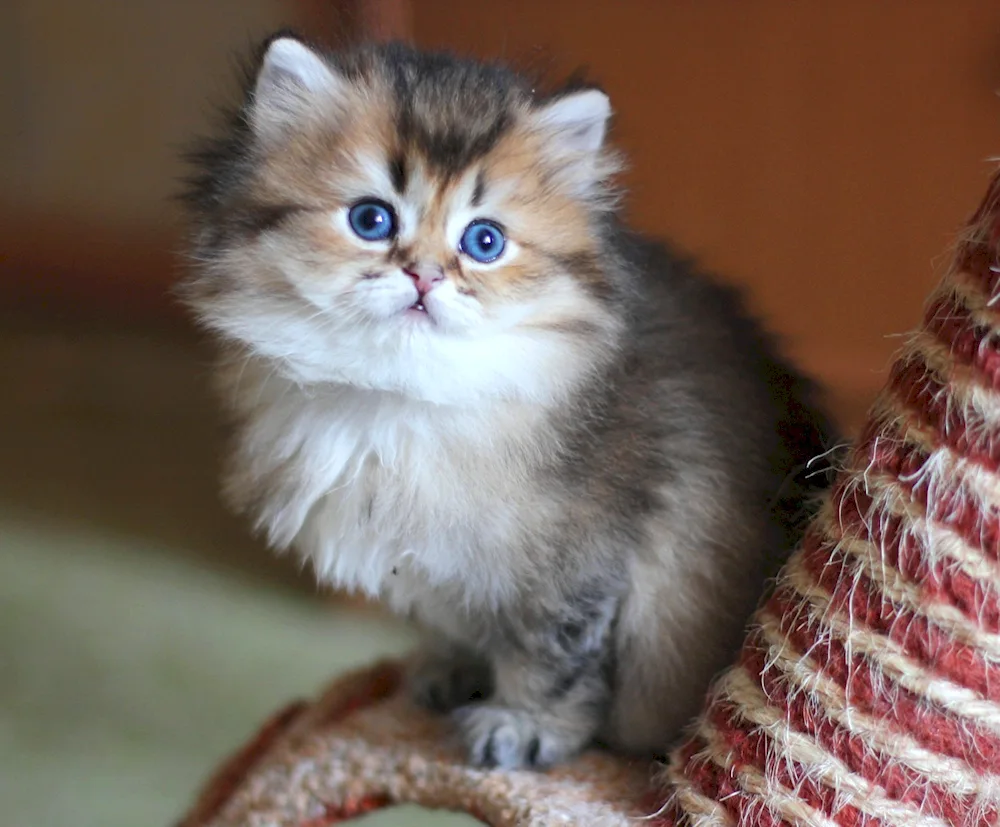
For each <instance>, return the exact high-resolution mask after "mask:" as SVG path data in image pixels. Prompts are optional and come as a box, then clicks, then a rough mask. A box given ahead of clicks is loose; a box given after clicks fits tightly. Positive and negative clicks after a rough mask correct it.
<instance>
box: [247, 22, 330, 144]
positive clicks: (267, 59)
mask: <svg viewBox="0 0 1000 827" xmlns="http://www.w3.org/2000/svg"><path fill="white" fill-rule="evenodd" d="M344 89H345V80H344V78H343V77H341V76H340V74H338V73H337V71H336V70H335V69H334V68H333V67H331V66H330V65H329V64H328V63H327V62H326V61H325V60H324V59H323V58H322V57H321V56H320V55H318V54H316V52H314V51H313V50H312V49H310V48H309V47H308V46H306V45H305V44H304V43H302V42H300V41H298V40H296V39H295V38H292V37H279V38H277V39H275V40H274V41H272V42H271V44H270V45H269V46H268V47H267V51H266V52H265V53H264V58H263V60H262V61H261V65H260V69H259V70H258V72H257V80H256V82H255V85H254V91H253V102H252V108H251V112H250V123H251V126H252V127H253V130H254V132H255V133H256V134H257V135H259V136H261V137H263V138H265V139H266V138H269V137H277V136H278V135H280V134H281V133H282V132H284V131H285V130H286V129H288V128H289V127H291V126H294V125H295V124H297V123H299V122H301V121H302V120H303V119H304V118H306V117H308V115H309V112H310V110H311V109H313V108H315V107H316V106H317V104H325V105H326V106H327V107H329V104H330V103H331V102H335V101H336V99H337V98H339V97H341V96H342V95H343V93H344Z"/></svg>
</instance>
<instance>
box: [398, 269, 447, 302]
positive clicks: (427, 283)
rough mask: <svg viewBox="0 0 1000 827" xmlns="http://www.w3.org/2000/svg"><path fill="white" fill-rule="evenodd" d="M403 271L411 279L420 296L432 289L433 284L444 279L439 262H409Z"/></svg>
mask: <svg viewBox="0 0 1000 827" xmlns="http://www.w3.org/2000/svg"><path fill="white" fill-rule="evenodd" d="M403 272H404V273H406V275H408V276H409V277H410V278H411V279H413V283H414V284H415V285H416V288H417V292H418V293H419V294H420V295H421V296H425V295H427V294H428V293H430V292H431V290H433V289H434V285H436V284H438V283H439V282H442V281H444V270H443V269H441V265H439V264H411V265H410V266H409V267H404V268H403Z"/></svg>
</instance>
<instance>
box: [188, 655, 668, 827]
mask: <svg viewBox="0 0 1000 827" xmlns="http://www.w3.org/2000/svg"><path fill="white" fill-rule="evenodd" d="M400 677H401V669H400V666H399V664H397V663H391V662H390V663H383V664H380V665H378V666H375V667H372V668H371V669H368V670H365V671H361V672H356V673H354V674H351V675H348V676H346V677H344V678H341V679H340V680H337V681H336V682H335V683H333V684H332V685H331V686H330V687H329V688H328V689H327V690H326V691H325V692H324V693H323V695H322V696H321V697H320V698H319V699H318V700H316V701H315V702H313V703H297V704H293V705H291V706H289V707H288V708H286V709H285V710H283V711H282V712H280V713H279V714H278V715H276V716H275V717H274V718H273V719H272V720H271V721H270V722H269V723H267V724H266V725H265V726H264V727H263V728H262V729H261V731H260V732H259V733H258V734H257V735H256V736H255V737H254V738H253V740H251V741H250V742H249V743H248V744H247V745H246V746H245V747H244V748H243V749H242V750H240V751H239V752H238V753H237V754H236V755H234V756H233V757H232V758H231V759H230V760H229V761H228V762H227V763H226V764H225V765H224V766H223V767H222V768H221V769H220V770H219V771H218V772H217V773H216V775H215V777H214V778H212V779H211V780H210V781H209V782H208V784H207V785H206V787H205V788H204V790H203V791H202V793H201V796H200V797H199V800H198V802H197V803H196V805H195V807H194V808H193V810H192V811H191V812H190V813H189V814H188V815H187V817H186V818H184V820H183V821H181V822H180V825H178V827H236V826H237V825H239V826H240V827H245V826H246V825H251V824H253V825H267V827H328V825H332V824H337V823H338V822H341V821H343V820H345V819H348V818H352V817H354V816H357V815H360V814H362V813H364V812H367V811H369V810H373V809H379V808H381V807H388V806H391V805H393V804H402V803H415V804H419V805H421V806H424V807H429V808H434V809H445V810H458V811H461V812H465V813H470V814H472V815H474V816H475V817H477V818H480V819H482V820H483V821H485V822H486V823H488V824H490V825H492V827H515V825H516V826H517V827H542V825H552V824H573V825H583V824H586V825H601V827H605V826H606V827H617V825H621V827H626V825H628V826H629V827H635V825H636V818H637V817H638V818H642V817H643V816H649V815H650V814H651V813H653V812H654V811H655V809H656V807H655V804H654V803H653V802H652V800H651V799H650V798H649V794H650V790H651V783H650V782H651V779H652V778H653V775H654V773H655V772H656V771H657V768H656V767H655V766H654V765H653V764H652V763H651V762H649V761H648V760H631V761H630V760H627V759H623V758H617V757H615V756H612V755H609V754H606V753H603V752H599V751H593V752H590V753H587V754H586V755H584V756H582V757H581V758H579V759H577V760H576V761H574V762H573V763H572V764H569V765H566V766H563V767H559V768H557V769H554V770H551V771H549V772H547V773H538V772H532V771H523V772H504V771H500V770H476V769H472V768H471V767H469V766H468V765H467V764H465V763H464V760H463V753H462V750H461V748H460V747H459V746H458V745H457V744H456V743H454V741H453V739H452V737H451V731H450V728H449V727H448V725H447V721H446V719H444V718H442V717H440V716H436V715H432V714H430V713H427V712H424V711H422V710H420V709H417V708H416V707H414V706H413V705H412V704H411V703H410V702H409V701H408V700H407V699H406V697H405V695H404V693H403V692H402V690H401V686H400V684H401V680H400ZM641 823H642V824H646V825H650V827H656V825H657V824H658V823H659V822H658V819H657V818H655V817H654V818H648V819H646V820H644V821H642V822H641Z"/></svg>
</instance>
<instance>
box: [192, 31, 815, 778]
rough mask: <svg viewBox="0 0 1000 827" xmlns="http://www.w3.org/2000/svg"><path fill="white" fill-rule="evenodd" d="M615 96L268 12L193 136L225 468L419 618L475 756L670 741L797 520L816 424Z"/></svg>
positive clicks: (336, 566) (801, 385) (417, 673)
mask: <svg viewBox="0 0 1000 827" xmlns="http://www.w3.org/2000/svg"><path fill="white" fill-rule="evenodd" d="M610 115H611V109H610V106H609V101H608V98H607V97H606V96H605V94H604V93H603V92H601V91H600V90H598V89H596V88H588V87H572V88H565V89H562V90H560V91H558V92H557V93H555V94H551V95H546V96H540V95H536V93H535V91H534V90H533V89H532V88H530V84H529V83H528V82H527V81H526V80H524V79H523V78H521V77H519V76H517V75H516V74H513V73H512V72H510V71H508V70H506V69H504V68H501V67H498V66H494V65H488V64H483V63H477V62H472V61H466V60H459V59H456V58H453V57H450V56H445V55H436V54H424V53H421V52H418V51H413V50H410V49H408V48H405V47H401V46H395V45H393V46H371V47H363V48H358V49H356V50H353V51H349V52H346V53H343V54H335V55H321V54H319V53H317V52H316V51H314V50H312V49H311V48H309V47H307V46H306V45H304V44H303V43H302V42H300V41H299V40H297V39H294V38H293V37H290V36H287V35H280V36H276V37H275V38H273V39H271V40H270V41H269V42H268V43H266V44H265V46H264V47H263V48H262V50H261V56H260V58H259V60H258V62H257V65H256V71H255V72H254V74H253V76H252V77H251V78H250V80H249V84H248V88H247V94H246V96H245V101H244V103H243V106H242V109H241V110H240V111H239V112H238V113H237V114H236V116H235V117H234V118H233V119H232V120H231V123H230V124H229V126H228V128H227V130H226V131H225V132H224V134H222V135H221V137H218V138H216V139H215V140H212V141H210V142H208V143H206V144H205V145H204V146H203V147H202V149H201V151H199V152H198V153H196V155H195V160H196V163H197V164H198V170H199V171H198V172H197V173H196V175H195V176H194V177H193V180H192V183H191V188H190V191H189V193H188V199H187V200H188V203H189V205H190V209H191V215H192V218H193V224H194V236H193V253H194V258H195V260H196V261H197V267H196V272H195V273H194V275H193V276H192V277H191V279H190V280H189V282H188V284H187V288H186V297H187V301H188V302H189V303H190V305H191V306H192V307H193V308H194V309H195V311H196V312H197V314H198V316H199V318H200V320H201V322H202V323H203V324H204V325H206V326H207V327H208V328H209V329H210V330H212V331H214V332H215V333H216V334H218V336H219V337H220V338H221V340H222V342H223V343H224V347H223V351H224V357H223V360H222V365H221V369H220V377H221V384H222V388H223V393H224V399H225V400H226V402H227V403H228V404H229V406H230V409H231V412H232V414H233V417H234V420H235V423H236V425H237V429H238V440H237V446H236V449H235V452H234V456H233V458H232V466H231V470H230V472H229V474H228V479H227V482H226V488H227V493H228V496H229V498H230V499H231V501H232V502H233V503H234V504H235V506H236V507H237V508H239V509H241V510H243V511H245V512H248V513H249V514H250V515H252V517H253V519H254V520H255V521H256V524H257V526H258V527H259V528H260V529H262V530H263V531H264V532H266V534H267V536H268V538H269V539H270V542H271V543H272V544H273V545H274V546H275V547H277V548H280V549H284V548H286V547H290V548H294V549H295V550H296V552H297V553H298V554H299V555H301V556H302V557H303V558H304V559H305V560H308V561H309V562H310V563H311V564H312V565H313V567H314V568H315V571H316V573H317V575H318V577H319V579H320V580H321V581H324V582H327V583H331V584H334V585H336V586H339V587H345V588H348V589H354V590H360V591H362V592H364V593H366V594H368V595H371V596H374V597H378V598H380V599H382V600H384V601H385V602H386V603H387V604H388V605H389V606H391V607H392V608H393V609H395V610H396V611H397V612H401V613H403V614H406V615H409V616H412V617H413V618H415V619H416V620H418V621H419V622H420V623H422V624H423V625H424V626H425V627H426V628H427V629H428V630H429V631H430V633H431V638H432V640H433V643H432V645H431V646H430V647H429V648H428V650H427V652H426V653H424V655H423V657H422V658H420V659H419V661H418V664H417V666H416V667H415V669H414V672H413V675H412V677H411V683H412V688H413V691H414V693H415V694H416V697H417V698H418V700H420V701H421V702H423V703H425V704H427V705H430V706H433V707H435V708H437V709H439V710H442V711H449V712H451V713H452V715H453V718H454V721H455V722H456V724H457V726H458V731H459V732H460V733H461V735H462V736H463V738H464V743H465V745H466V746H467V748H468V751H469V754H470V757H471V760H472V761H473V762H475V763H477V764H481V765H499V766H503V767H521V766H546V765H550V764H552V763H554V762H558V761H561V760H564V759H566V758H568V757H570V756H572V755H573V754H575V753H577V752H578V751H579V750H581V749H582V748H584V747H585V746H587V745H588V744H591V743H595V742H599V743H603V744H605V745H608V746H610V747H612V748H615V749H620V750H626V751H629V752H636V753H647V754H653V753H656V754H659V753H662V752H664V751H665V750H666V748H667V747H668V746H669V744H670V742H671V741H672V739H674V738H675V737H676V736H677V734H678V732H679V730H680V728H681V727H682V726H683V724H684V723H685V722H686V721H687V720H688V719H689V718H690V717H691V716H692V715H693V714H694V713H695V712H696V711H697V709H698V706H699V703H700V700H701V698H702V697H703V695H704V692H705V689H706V687H707V684H708V683H709V681H710V679H711V677H712V676H713V674H714V673H715V672H717V671H718V670H719V669H720V668H721V667H723V666H725V665H726V664H727V662H728V661H729V659H730V658H731V657H732V656H733V653H734V652H735V650H736V648H737V647H738V645H739V642H740V640H741V637H742V630H743V626H744V623H745V622H746V619H747V617H748V615H749V614H750V612H751V611H752V609H753V607H754V605H755V602H756V601H757V599H758V597H759V596H760V594H761V590H762V587H763V583H764V580H765V577H766V576H767V575H768V574H769V573H773V571H774V570H775V567H776V565H777V564H778V563H780V560H781V559H782V558H783V556H784V555H785V554H786V553H787V551H788V550H789V548H790V546H791V545H792V544H793V543H794V542H795V540H796V538H797V536H798V531H799V522H800V521H799V520H798V519H796V518H797V517H800V516H801V513H800V512H801V510H802V509H801V506H802V504H803V497H804V496H805V495H806V493H807V489H808V487H809V482H808V481H807V480H805V479H804V476H803V475H801V474H799V473H798V472H799V471H800V469H801V468H802V466H803V465H804V464H805V463H806V461H807V460H809V459H810V458H811V457H813V456H815V455H817V454H820V453H821V452H822V451H823V450H824V447H825V446H826V443H827V440H828V427H827V424H826V421H825V419H824V418H823V416H822V415H821V414H820V413H818V412H817V410H816V409H815V407H814V405H813V402H812V399H811V397H812V389H811V386H810V385H809V384H808V383H807V382H806V381H805V380H803V379H801V378H800V377H799V376H797V375H796V374H795V373H794V372H793V371H792V370H791V369H789V368H788V367H787V366H786V365H785V364H784V363H783V362H781V361H780V360H779V358H778V357H777V355H776V354H775V352H774V350H773V348H772V346H771V344H770V341H769V339H768V338H767V337H766V336H765V335H764V334H763V333H762V332H761V331H760V330H759V329H758V327H757V326H756V324H755V323H754V322H753V321H752V320H750V319H749V318H748V316H747V315H745V312H744V310H743V308H742V307H741V305H740V302H739V300H738V298H737V297H736V296H735V295H734V293H733V292H731V291H730V290H729V289H727V288H724V287H721V286H719V285H717V284H715V283H713V282H712V281H710V280H709V279H707V278H706V277H704V276H702V275H701V274H699V273H698V272H696V271H695V270H693V269H692V268H691V267H690V266H689V265H688V264H686V263H684V262H682V261H679V260H677V259H676V258H674V257H673V256H672V255H671V253H669V252H668V251H667V250H666V249H664V248H663V247H661V246H660V245H658V244H656V243H653V242H651V241H648V240H646V239H644V238H641V237H640V236H638V235H636V234H634V233H632V232H630V231H629V230H628V229H626V228H625V227H624V226H623V225H622V224H621V223H620V221H619V218H618V216H617V208H618V198H617V192H616V189H615V186H614V182H613V179H614V176H615V173H616V172H617V171H618V169H619V159H618V156H617V155H616V154H615V153H614V152H613V151H612V150H611V149H610V148H609V147H608V146H607V144H606V141H605V137H606V134H605V133H606V131H607V127H608V121H609V118H610Z"/></svg>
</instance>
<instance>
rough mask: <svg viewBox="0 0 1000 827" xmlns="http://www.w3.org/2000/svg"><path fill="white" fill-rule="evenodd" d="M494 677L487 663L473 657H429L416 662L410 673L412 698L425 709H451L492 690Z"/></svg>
mask: <svg viewBox="0 0 1000 827" xmlns="http://www.w3.org/2000/svg"><path fill="white" fill-rule="evenodd" d="M492 684H493V677H492V674H491V673H490V668H489V666H488V665H487V664H486V663H483V662H481V661H478V660H475V659H473V658H471V657H461V656H458V657H454V658H430V659H426V660H422V661H420V662H419V663H417V664H415V665H414V667H413V669H412V670H411V671H410V675H409V689H410V697H411V698H413V700H414V702H415V703H417V704H418V705H419V706H422V707H424V708H425V709H430V710H433V711H434V712H451V711H452V710H453V709H457V708H458V707H460V706H465V705H467V704H469V703H472V702H474V701H482V700H485V699H486V698H487V697H489V694H490V692H491V691H492V688H493V687H492Z"/></svg>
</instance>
